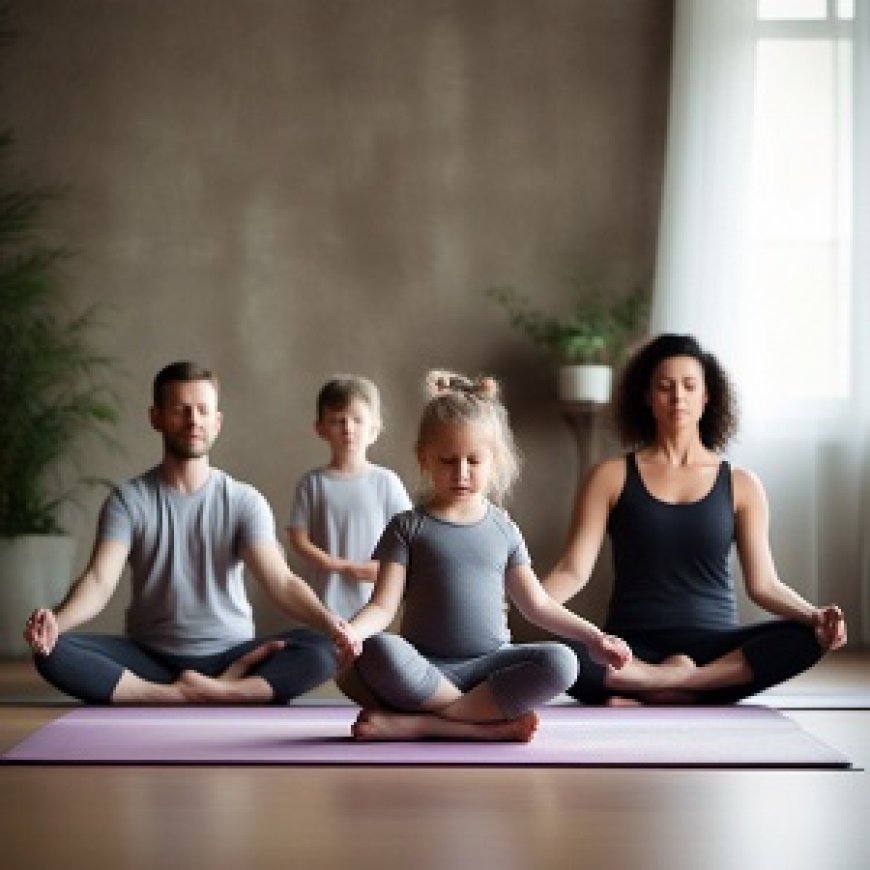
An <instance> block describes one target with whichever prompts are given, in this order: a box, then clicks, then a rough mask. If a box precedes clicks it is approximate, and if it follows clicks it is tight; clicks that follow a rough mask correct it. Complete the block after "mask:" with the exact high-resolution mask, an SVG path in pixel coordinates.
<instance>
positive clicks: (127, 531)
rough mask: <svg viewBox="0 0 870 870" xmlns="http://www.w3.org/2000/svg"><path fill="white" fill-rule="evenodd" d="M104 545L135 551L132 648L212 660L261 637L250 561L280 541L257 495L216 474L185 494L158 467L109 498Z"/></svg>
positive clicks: (103, 515)
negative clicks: (259, 549)
mask: <svg viewBox="0 0 870 870" xmlns="http://www.w3.org/2000/svg"><path fill="white" fill-rule="evenodd" d="M98 538H99V539H100V540H113V541H120V542H122V543H124V544H128V545H129V547H130V554H129V557H128V560H129V564H130V570H131V581H132V594H131V600H130V606H129V608H128V609H127V634H128V636H129V637H130V638H132V639H133V640H135V641H137V642H138V643H142V644H144V645H146V646H148V647H151V648H153V649H156V650H159V651H161V652H167V653H172V654H175V655H211V654H214V653H218V652H222V651H224V650H226V649H227V648H228V647H230V646H232V645H233V644H235V643H239V642H242V641H246V640H249V639H250V638H252V637H253V636H254V622H253V617H252V614H251V605H250V602H249V601H248V597H247V594H246V592H245V585H244V566H243V563H242V553H243V552H244V550H245V548H246V547H248V546H250V545H252V544H256V543H260V542H265V541H276V537H275V521H274V517H273V514H272V510H271V508H270V507H269V505H268V503H267V502H266V499H265V498H264V497H263V496H262V495H261V494H260V493H259V492H258V491H257V490H256V489H254V487H252V486H250V485H249V484H246V483H240V482H239V481H236V480H233V478H231V477H230V476H229V475H227V474H225V473H224V472H222V471H219V470H218V469H214V468H213V469H211V472H210V474H209V478H208V480H207V481H206V483H205V484H204V485H203V486H202V487H201V488H200V489H199V490H197V491H196V492H194V493H184V492H181V491H180V490H178V489H175V488H174V487H171V486H167V485H166V484H164V483H163V482H162V481H161V480H160V473H159V469H157V468H153V469H151V470H150V471H147V472H146V473H145V474H143V475H141V476H139V477H137V478H134V479H133V480H130V481H128V482H126V483H124V484H122V485H120V486H118V487H117V488H116V489H115V490H114V491H113V492H112V494H111V495H110V496H109V497H108V499H107V500H106V503H105V504H104V505H103V510H102V513H101V515H100V522H99V530H98Z"/></svg>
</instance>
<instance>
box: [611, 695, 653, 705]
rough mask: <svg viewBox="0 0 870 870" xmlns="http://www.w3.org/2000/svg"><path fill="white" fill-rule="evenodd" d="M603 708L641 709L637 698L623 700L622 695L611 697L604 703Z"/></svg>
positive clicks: (640, 703)
mask: <svg viewBox="0 0 870 870" xmlns="http://www.w3.org/2000/svg"><path fill="white" fill-rule="evenodd" d="M604 706H605V707H642V706H643V703H642V702H641V701H638V700H637V698H623V697H622V695H611V696H610V697H609V698H608V699H607V700H606V701H605V702H604Z"/></svg>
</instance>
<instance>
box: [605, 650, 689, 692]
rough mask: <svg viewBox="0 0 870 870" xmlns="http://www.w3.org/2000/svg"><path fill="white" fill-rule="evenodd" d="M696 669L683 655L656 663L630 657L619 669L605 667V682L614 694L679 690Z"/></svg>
mask: <svg viewBox="0 0 870 870" xmlns="http://www.w3.org/2000/svg"><path fill="white" fill-rule="evenodd" d="M696 668H697V666H696V665H695V663H694V662H693V661H692V659H690V658H689V657H688V656H686V655H682V654H680V655H673V656H670V657H669V658H666V659H664V660H663V661H662V662H660V663H659V664H657V665H651V664H650V663H649V662H645V661H642V660H641V659H632V661H630V662H629V663H628V664H627V665H626V666H625V667H623V668H620V669H619V670H616V669H615V668H608V669H607V677H606V685H607V688H608V689H611V690H612V691H613V692H614V693H615V694H617V695H639V694H640V693H641V692H660V691H665V690H679V688H680V686H681V685H682V684H683V683H684V682H685V681H686V680H687V679H688V678H689V677H690V676H691V675H692V673H693V672H694V671H695V670H696Z"/></svg>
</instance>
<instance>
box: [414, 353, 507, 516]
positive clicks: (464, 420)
mask: <svg viewBox="0 0 870 870" xmlns="http://www.w3.org/2000/svg"><path fill="white" fill-rule="evenodd" d="M425 390H426V395H427V396H428V398H429V400H428V402H427V403H426V405H425V407H424V408H423V413H422V415H421V417H420V427H419V430H418V433H417V445H416V446H417V451H418V453H419V451H420V450H422V449H423V448H424V447H425V446H426V445H427V444H430V443H431V442H432V440H433V439H434V437H435V431H436V429H438V428H439V427H440V426H442V425H444V424H450V425H460V426H461V425H479V424H483V425H485V426H488V427H489V429H490V431H491V432H492V446H493V474H492V478H491V479H490V482H489V492H488V493H487V496H488V497H489V498H491V499H492V500H493V501H494V502H496V503H497V504H501V503H502V502H503V501H504V500H505V498H506V497H507V494H508V492H509V491H510V488H511V487H512V486H513V484H514V483H515V482H516V479H517V478H518V477H519V473H520V456H519V452H518V450H517V447H516V444H515V443H514V437H513V433H512V432H511V428H510V424H509V422H508V415H507V410H506V409H505V407H504V405H503V404H502V403H501V400H500V399H499V387H498V382H497V381H496V380H495V378H491V377H478V378H476V379H474V380H472V379H470V378H467V377H465V376H464V375H459V374H455V373H453V372H448V371H441V370H437V369H436V370H433V371H430V372H429V373H428V374H427V375H426V380H425Z"/></svg>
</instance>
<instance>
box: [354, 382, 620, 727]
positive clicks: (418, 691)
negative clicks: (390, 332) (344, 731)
mask: <svg viewBox="0 0 870 870" xmlns="http://www.w3.org/2000/svg"><path fill="white" fill-rule="evenodd" d="M428 386H429V391H430V396H431V398H430V400H429V402H428V403H427V405H426V407H425V410H424V411H423V415H422V419H421V422H420V428H419V436H418V441H417V458H418V460H419V464H420V469H421V471H422V472H423V475H424V478H425V480H426V484H427V492H426V494H425V496H424V498H423V500H422V502H421V504H420V505H419V506H418V507H416V508H414V509H412V510H409V511H406V512H403V513H401V514H398V515H397V516H395V517H394V518H393V519H392V520H391V522H390V524H389V525H388V527H387V529H386V530H385V531H384V534H383V536H382V537H381V540H380V542H379V543H378V545H377V547H376V549H375V552H374V557H375V559H377V560H378V561H379V562H380V570H379V573H378V578H377V581H376V583H375V588H374V592H373V594H372V598H371V600H370V601H369V603H368V604H367V605H366V606H365V607H363V609H362V610H361V611H360V612H359V613H358V614H357V615H356V616H355V617H354V618H353V619H352V620H351V623H350V628H351V631H352V632H353V633H354V634H356V636H357V640H359V641H364V643H363V646H362V653H361V655H359V658H357V659H356V661H355V664H354V670H355V674H356V676H357V677H358V678H359V681H360V683H361V685H362V688H363V690H364V691H365V692H367V693H368V700H366V698H365V697H363V698H359V697H358V698H357V700H360V701H361V703H362V704H363V706H364V707H365V708H367V709H363V711H362V712H361V713H360V714H359V716H358V718H357V721H356V723H355V725H354V728H353V733H354V736H355V737H357V738H359V739H363V740H415V739H421V738H429V737H441V738H451V739H480V740H513V741H528V740H530V739H531V738H532V737H533V735H534V733H535V730H536V728H537V725H538V718H537V715H536V714H535V712H534V709H533V708H534V707H535V706H536V705H540V704H543V703H545V702H547V701H549V700H551V699H552V698H554V697H555V696H556V695H558V694H560V693H561V692H563V691H564V690H565V689H566V688H568V687H569V686H571V685H572V684H573V683H574V680H575V677H576V658H575V656H574V654H573V653H572V652H571V650H570V649H569V648H568V647H567V646H565V645H564V644H561V643H556V642H552V641H547V642H541V643H534V644H520V645H514V644H512V643H511V642H510V634H509V631H508V625H507V605H506V597H505V593H507V595H508V596H509V597H510V598H511V599H512V600H513V602H514V603H515V604H516V605H517V607H518V608H519V610H520V611H521V612H522V613H523V614H524V615H525V616H526V618H528V619H529V620H531V621H532V622H535V623H537V624H538V625H541V626H544V627H546V628H547V629H549V630H550V631H552V632H554V633H557V634H560V635H563V636H566V637H571V638H573V639H574V640H576V641H578V642H579V643H580V644H582V645H584V647H588V649H589V653H590V657H591V658H592V659H593V660H595V661H598V662H600V663H601V665H602V667H608V668H614V669H619V668H620V667H623V666H624V665H625V664H626V662H628V661H629V659H630V658H631V652H630V650H629V648H628V647H627V646H626V644H625V643H624V642H623V641H622V640H620V639H619V638H617V637H613V636H610V635H606V634H604V633H602V632H601V631H599V630H598V629H597V628H596V627H595V626H594V625H591V624H590V623H589V622H587V621H585V620H583V619H581V618H580V617H578V616H576V615H575V614H573V613H571V611H569V610H567V609H566V608H564V607H562V606H561V605H560V604H557V603H556V602H555V601H553V600H552V599H551V598H550V597H549V596H548V595H547V594H546V593H545V592H544V589H543V588H542V586H541V585H540V583H539V582H538V579H537V577H536V576H535V574H534V572H533V571H532V568H531V567H530V563H529V556H528V552H527V550H526V546H525V543H524V542H523V538H522V536H521V534H520V532H519V530H518V529H517V527H516V525H515V524H514V523H513V522H512V521H511V519H510V518H509V517H508V515H507V514H506V513H505V511H504V510H503V509H502V508H501V507H498V506H497V505H496V504H494V503H493V502H492V501H490V497H492V498H493V499H494V500H496V501H498V500H500V499H501V498H502V497H503V496H504V495H505V493H506V492H507V489H508V487H509V486H510V485H511V483H512V482H513V480H514V478H515V477H516V473H517V466H518V463H517V459H516V454H515V451H514V447H513V438H512V436H511V433H510V430H509V427H508V423H507V415H506V413H505V409H504V407H503V406H502V404H501V402H500V401H499V400H498V395H497V385H496V383H495V381H493V380H492V379H490V378H485V379H482V380H479V381H469V380H467V379H465V378H463V377H459V376H456V375H452V374H447V373H440V372H433V373H431V374H430V375H429V378H428ZM400 604H403V605H404V608H403V613H402V618H401V629H400V633H399V634H390V633H387V632H386V631H385V630H386V629H387V627H388V626H389V625H390V623H391V621H392V620H393V618H394V617H395V615H396V613H397V611H398V609H399V606H400ZM346 652H347V655H348V656H352V655H354V654H356V653H357V652H358V646H357V645H352V646H350V647H348V648H347V650H346Z"/></svg>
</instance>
